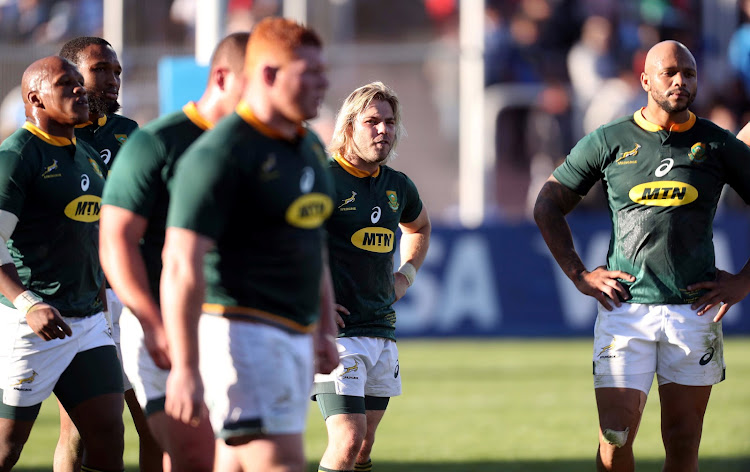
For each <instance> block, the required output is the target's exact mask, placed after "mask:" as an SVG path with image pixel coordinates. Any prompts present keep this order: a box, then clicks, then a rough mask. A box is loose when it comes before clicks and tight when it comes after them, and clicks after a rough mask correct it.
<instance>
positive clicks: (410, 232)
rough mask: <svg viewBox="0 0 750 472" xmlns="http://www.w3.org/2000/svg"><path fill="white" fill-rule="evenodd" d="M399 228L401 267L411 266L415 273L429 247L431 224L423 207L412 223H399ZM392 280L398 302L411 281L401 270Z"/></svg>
mask: <svg viewBox="0 0 750 472" xmlns="http://www.w3.org/2000/svg"><path fill="white" fill-rule="evenodd" d="M399 228H401V240H400V242H399V247H400V255H401V267H404V265H405V264H411V266H412V267H414V271H415V273H416V271H418V270H419V268H420V267H422V263H423V262H424V258H425V257H426V256H427V249H428V248H429V247H430V233H431V231H432V224H431V223H430V217H429V215H428V214H427V209H426V208H425V207H424V206H423V207H422V211H421V212H420V213H419V216H417V218H416V219H415V220H414V221H411V222H409V223H401V224H399ZM394 280H395V286H394V290H395V291H396V300H399V299H401V297H403V296H404V295H405V294H406V290H407V289H408V288H409V286H410V285H411V284H412V283H413V280H409V278H408V277H407V276H406V275H405V274H404V272H402V271H401V270H399V271H398V272H396V273H395V274H394Z"/></svg>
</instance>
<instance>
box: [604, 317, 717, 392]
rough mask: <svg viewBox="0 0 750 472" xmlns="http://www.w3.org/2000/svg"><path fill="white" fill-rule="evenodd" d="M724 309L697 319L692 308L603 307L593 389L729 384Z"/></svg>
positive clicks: (645, 389) (644, 388)
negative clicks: (721, 319) (721, 314)
mask: <svg viewBox="0 0 750 472" xmlns="http://www.w3.org/2000/svg"><path fill="white" fill-rule="evenodd" d="M718 310H719V307H714V308H713V309H712V310H710V311H709V312H708V313H706V314H704V315H702V316H698V315H697V314H696V310H692V309H691V308H690V305H644V304H638V303H623V304H622V305H621V306H620V307H619V308H618V307H616V306H614V305H613V310H612V311H607V310H606V309H605V308H603V307H602V306H601V305H600V306H599V313H598V315H597V318H596V324H595V326H594V352H593V355H594V356H593V359H594V386H595V387H596V388H601V387H627V388H636V389H638V390H641V391H643V392H645V393H647V394H648V392H649V390H650V388H651V384H652V383H653V380H654V374H656V375H657V380H658V383H659V385H663V384H665V383H677V384H681V385H696V386H701V385H702V386H705V385H714V384H717V383H719V382H721V381H722V380H724V369H725V367H726V366H725V364H724V341H723V335H722V329H721V322H718V323H714V322H713V318H714V316H716V313H717V312H718Z"/></svg>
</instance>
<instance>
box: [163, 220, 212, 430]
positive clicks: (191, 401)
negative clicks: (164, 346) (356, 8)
mask: <svg viewBox="0 0 750 472" xmlns="http://www.w3.org/2000/svg"><path fill="white" fill-rule="evenodd" d="M213 245H214V242H213V241H212V240H211V239H209V238H206V237H204V236H201V235H200V234H198V233H196V232H194V231H190V230H187V229H183V228H167V233H166V238H165V242H164V251H163V253H162V259H163V261H164V268H163V271H162V277H161V283H160V290H161V306H162V315H163V317H164V327H165V329H166V333H167V336H168V338H169V339H170V344H169V349H170V352H169V354H170V358H171V360H172V369H171V370H170V373H169V378H168V380H167V399H166V403H165V407H164V410H165V411H166V412H167V414H168V415H169V416H171V417H172V418H175V419H177V420H180V421H182V422H183V423H186V424H193V425H197V424H198V423H199V422H200V420H201V417H203V416H205V415H206V412H205V411H204V404H203V382H202V380H201V376H200V373H199V371H198V365H199V363H198V361H199V356H198V320H199V319H200V315H201V304H202V303H203V298H204V294H205V284H206V283H205V279H204V277H203V256H204V255H205V254H206V253H207V252H208V251H209V250H210V249H211V248H212V247H213Z"/></svg>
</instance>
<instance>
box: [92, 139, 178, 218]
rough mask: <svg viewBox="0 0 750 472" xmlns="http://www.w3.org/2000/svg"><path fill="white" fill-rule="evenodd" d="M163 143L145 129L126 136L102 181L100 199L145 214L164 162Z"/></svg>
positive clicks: (148, 209) (147, 212)
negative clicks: (102, 189) (128, 136)
mask: <svg viewBox="0 0 750 472" xmlns="http://www.w3.org/2000/svg"><path fill="white" fill-rule="evenodd" d="M165 155H166V153H165V148H164V145H163V143H162V142H161V141H160V140H159V139H158V138H156V137H155V136H154V135H153V134H151V133H149V132H147V131H139V132H137V133H134V134H133V136H131V137H130V138H128V140H127V142H126V143H125V144H124V145H123V146H122V149H120V152H119V153H117V159H116V160H115V162H114V164H113V165H112V169H110V172H109V176H108V178H107V183H106V184H105V185H104V195H103V197H102V203H103V204H104V205H113V206H116V207H120V208H124V209H126V210H130V211H132V212H133V213H136V214H138V215H141V216H143V217H146V218H148V217H149V216H150V215H151V211H152V209H153V207H154V204H155V202H156V197H157V195H158V192H156V191H155V190H154V189H156V188H158V186H160V185H163V184H162V183H161V178H162V174H161V170H162V168H163V167H164V165H165V159H166V157H165Z"/></svg>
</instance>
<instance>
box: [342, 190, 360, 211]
mask: <svg viewBox="0 0 750 472" xmlns="http://www.w3.org/2000/svg"><path fill="white" fill-rule="evenodd" d="M356 198H357V192H355V191H354V190H352V196H351V197H349V198H345V199H344V201H343V202H342V203H341V205H339V209H340V210H341V211H351V210H356V209H357V207H349V208H341V207H343V206H346V205H348V204H350V203H354V200H355V199H356Z"/></svg>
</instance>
